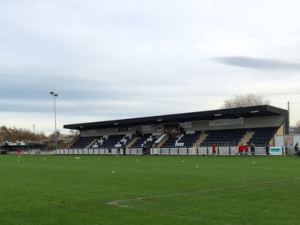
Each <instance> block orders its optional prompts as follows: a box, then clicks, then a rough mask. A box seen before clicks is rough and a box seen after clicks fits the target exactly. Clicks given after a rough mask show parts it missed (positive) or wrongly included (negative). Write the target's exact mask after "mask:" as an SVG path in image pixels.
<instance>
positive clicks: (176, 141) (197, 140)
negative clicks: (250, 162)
mask: <svg viewBox="0 0 300 225" xmlns="http://www.w3.org/2000/svg"><path fill="white" fill-rule="evenodd" d="M64 128H65V129H73V130H78V131H80V135H79V136H78V137H77V138H75V139H74V140H73V141H72V142H71V144H70V145H69V146H68V149H60V150H57V151H58V152H57V153H58V154H117V153H120V154H162V155H177V154H179V155H210V154H212V152H211V147H212V145H216V146H217V148H218V154H219V155H232V154H236V152H237V148H238V147H239V146H241V145H245V146H246V145H250V144H251V143H254V144H255V145H256V147H257V149H260V152H261V154H262V155H263V154H264V152H265V151H264V150H263V148H264V147H265V145H266V143H269V144H270V145H271V146H272V145H274V144H273V141H272V140H273V138H274V135H275V134H280V135H284V134H288V132H289V114H288V111H287V110H284V109H280V108H277V107H273V106H270V105H262V106H252V107H243V108H233V109H220V110H212V111H203V112H192V113H181V114H172V115H163V116H152V117H143V118H132V119H122V120H112V121H102V122H92V123H80V124H69V125H64ZM275 147H276V146H275Z"/></svg>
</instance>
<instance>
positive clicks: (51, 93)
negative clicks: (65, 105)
mask: <svg viewBox="0 0 300 225" xmlns="http://www.w3.org/2000/svg"><path fill="white" fill-rule="evenodd" d="M50 95H52V96H53V98H54V121H55V123H54V124H55V130H54V132H55V149H57V131H56V104H55V97H57V96H58V94H55V93H54V92H53V91H51V92H50Z"/></svg>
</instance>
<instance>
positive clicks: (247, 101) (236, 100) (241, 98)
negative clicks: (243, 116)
mask: <svg viewBox="0 0 300 225" xmlns="http://www.w3.org/2000/svg"><path fill="white" fill-rule="evenodd" d="M270 102H271V101H270V100H268V99H267V100H265V99H264V98H263V97H262V96H260V95H255V94H246V95H235V96H234V97H233V98H232V99H226V100H225V101H224V104H223V106H222V108H223V109H230V108H240V107H248V106H257V105H269V104H270Z"/></svg>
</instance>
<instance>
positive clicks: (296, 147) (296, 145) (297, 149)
mask: <svg viewBox="0 0 300 225" xmlns="http://www.w3.org/2000/svg"><path fill="white" fill-rule="evenodd" d="M298 151H299V146H298V142H297V143H296V144H295V152H298Z"/></svg>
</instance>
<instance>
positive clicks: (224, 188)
mask: <svg viewBox="0 0 300 225" xmlns="http://www.w3.org/2000/svg"><path fill="white" fill-rule="evenodd" d="M299 179H300V178H292V179H282V180H274V181H263V182H259V183H253V184H245V185H235V186H228V187H222V188H212V189H207V190H201V191H194V192H186V193H176V194H169V195H156V196H148V197H143V198H141V197H139V198H132V199H123V200H116V201H115V202H116V203H118V202H130V201H138V200H145V199H149V198H167V197H174V196H186V195H192V194H198V193H208V192H213V191H223V190H229V189H234V188H247V187H252V186H258V185H262V184H276V183H281V182H286V181H293V180H299Z"/></svg>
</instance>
